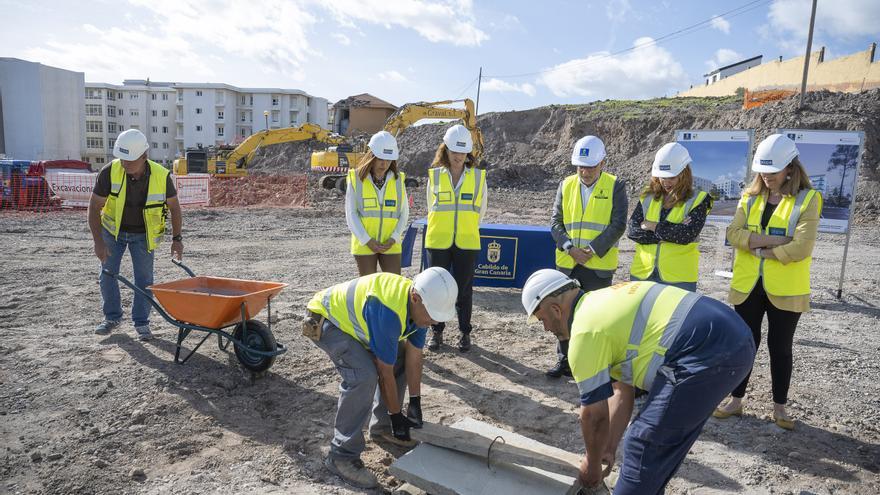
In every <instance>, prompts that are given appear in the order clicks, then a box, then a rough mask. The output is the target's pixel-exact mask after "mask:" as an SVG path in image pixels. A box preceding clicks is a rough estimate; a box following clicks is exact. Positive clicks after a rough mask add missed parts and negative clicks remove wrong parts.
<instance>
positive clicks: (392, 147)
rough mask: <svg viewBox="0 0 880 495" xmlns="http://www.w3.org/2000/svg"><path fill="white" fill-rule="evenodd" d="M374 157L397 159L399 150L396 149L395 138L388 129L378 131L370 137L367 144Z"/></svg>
mask: <svg viewBox="0 0 880 495" xmlns="http://www.w3.org/2000/svg"><path fill="white" fill-rule="evenodd" d="M367 146H369V147H370V151H372V152H373V155H375V156H376V158H379V159H382V160H397V157H398V156H399V154H400V153H399V151H398V149H397V140H396V139H394V136H392V135H391V133H390V132H388V131H379V132H377V133H376V134H373V137H371V138H370V143H369V144H368V145H367Z"/></svg>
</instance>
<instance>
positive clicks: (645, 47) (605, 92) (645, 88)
mask: <svg viewBox="0 0 880 495" xmlns="http://www.w3.org/2000/svg"><path fill="white" fill-rule="evenodd" d="M653 41H654V40H653V39H651V38H647V37H645V38H639V39H637V40H636V41H635V43H634V44H633V46H639V47H640V48H637V49H635V50H633V51H630V52H627V53H625V54H623V55H618V56H616V57H610V56H609V54H608V52H597V53H593V54H590V55H588V56H587V57H586V58H581V59H574V60H570V61H568V62H565V63H562V64H559V65H556V66H554V67H553V68H552V69H551V70H550V71H549V72H547V73H545V74H544V75H543V76H541V77H540V78H539V80H538V82H539V83H540V84H543V85H545V86H547V87H548V88H549V89H550V91H552V92H553V94H554V95H556V96H559V97H570V96H582V97H587V98H594V99H601V98H649V97H654V96H662V95H664V94H669V93H672V92H674V91H677V90H679V89H681V88H682V87H686V86H687V83H688V77H687V74H686V73H685V71H684V69H683V68H682V66H681V64H679V63H678V61H677V60H675V58H674V57H673V56H672V54H671V53H669V52H668V51H666V50H665V49H663V48H661V47H659V46H657V45H654V44H652V43H653Z"/></svg>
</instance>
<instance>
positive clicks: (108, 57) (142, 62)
mask: <svg viewBox="0 0 880 495" xmlns="http://www.w3.org/2000/svg"><path fill="white" fill-rule="evenodd" d="M82 31H83V32H84V33H85V34H86V35H87V37H88V40H89V41H88V42H87V43H84V42H73V41H69V40H65V41H63V42H61V41H58V40H57V39H54V38H51V37H50V38H49V39H48V40H47V41H46V42H45V43H44V44H43V45H42V46H39V47H33V48H28V49H26V50H25V52H24V54H25V57H26V58H28V59H31V60H38V61H39V62H40V63H42V64H45V65H51V66H55V67H63V68H68V69H70V70H76V71H85V72H87V73H88V75H87V76H86V80H87V81H90V82H91V81H107V82H121V80H122V79H123V78H125V77H130V78H137V77H148V76H149V75H150V74H151V73H157V72H160V71H161V70H162V69H164V68H165V67H166V66H168V65H170V64H175V65H178V66H181V67H188V68H190V69H191V70H192V71H193V72H194V73H198V74H200V75H205V76H212V75H214V73H215V72H214V70H213V69H212V68H211V66H210V65H209V64H207V63H206V62H205V61H204V60H203V57H201V56H200V55H199V54H198V53H196V51H195V50H194V49H193V47H192V44H191V43H190V42H189V41H187V40H185V39H183V38H182V37H179V36H175V35H169V36H155V35H154V33H152V32H148V31H146V30H124V29H120V28H116V27H114V28H110V29H105V30H101V29H98V28H97V27H95V26H93V25H91V24H84V25H83V26H82ZM138 54H140V55H141V56H139V55H138Z"/></svg>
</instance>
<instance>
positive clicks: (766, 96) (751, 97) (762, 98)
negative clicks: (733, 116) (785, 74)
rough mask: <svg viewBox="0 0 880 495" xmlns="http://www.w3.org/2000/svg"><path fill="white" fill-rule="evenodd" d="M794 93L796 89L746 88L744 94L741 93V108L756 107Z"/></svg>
mask: <svg viewBox="0 0 880 495" xmlns="http://www.w3.org/2000/svg"><path fill="white" fill-rule="evenodd" d="M794 94H797V91H791V90H785V89H769V90H764V91H749V90H746V91H745V94H743V110H749V109H751V108H757V107H760V106H761V105H764V104H765V103H770V102H772V101H779V100H784V99H786V98H788V97H789V96H792V95H794Z"/></svg>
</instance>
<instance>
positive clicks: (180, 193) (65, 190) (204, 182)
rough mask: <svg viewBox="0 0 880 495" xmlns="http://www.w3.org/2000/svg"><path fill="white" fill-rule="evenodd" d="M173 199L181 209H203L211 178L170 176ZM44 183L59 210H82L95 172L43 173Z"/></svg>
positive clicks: (208, 196) (208, 197)
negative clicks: (52, 195) (63, 208)
mask: <svg viewBox="0 0 880 495" xmlns="http://www.w3.org/2000/svg"><path fill="white" fill-rule="evenodd" d="M171 177H172V179H173V180H174V187H175V188H176V189H177V197H178V199H179V201H180V204H181V205H182V206H195V205H207V204H208V202H209V200H210V199H211V189H210V188H211V176H210V175H208V174H189V175H172V176H171ZM45 178H46V182H47V183H48V184H49V187H50V188H51V189H52V192H53V193H54V194H55V195H56V196H58V197H59V198H61V206H64V207H69V208H86V207H88V206H89V198H90V197H91V196H92V190H93V189H94V188H95V182H97V180H98V172H94V173H83V172H67V171H62V170H52V169H50V170H47V171H46V174H45Z"/></svg>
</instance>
